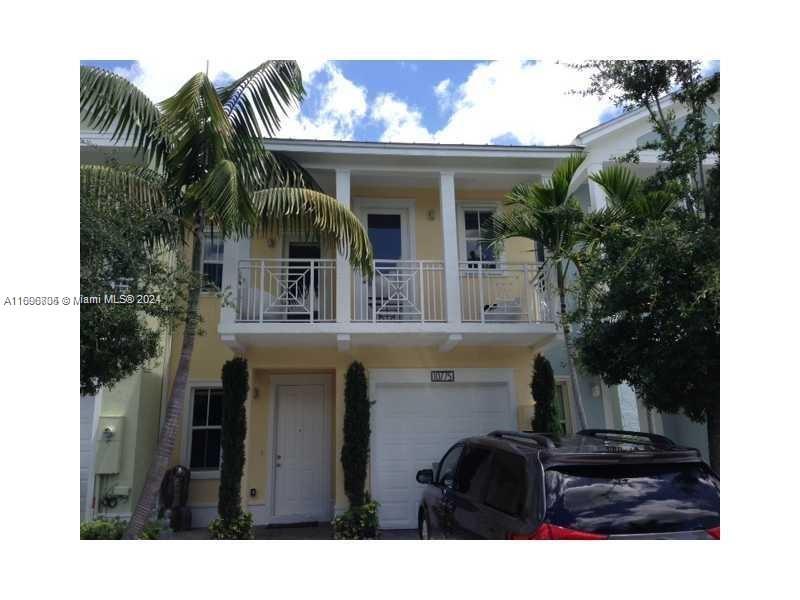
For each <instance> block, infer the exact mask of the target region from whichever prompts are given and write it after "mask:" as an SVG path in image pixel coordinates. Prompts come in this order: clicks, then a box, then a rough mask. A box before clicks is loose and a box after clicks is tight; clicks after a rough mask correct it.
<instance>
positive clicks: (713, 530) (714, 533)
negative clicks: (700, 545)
mask: <svg viewBox="0 0 800 600" xmlns="http://www.w3.org/2000/svg"><path fill="white" fill-rule="evenodd" d="M707 531H708V535H710V536H711V537H713V538H714V539H715V540H718V539H719V527H712V528H711V529H708V530H707Z"/></svg>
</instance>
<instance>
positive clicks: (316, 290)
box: [236, 258, 336, 323]
mask: <svg viewBox="0 0 800 600" xmlns="http://www.w3.org/2000/svg"><path fill="white" fill-rule="evenodd" d="M238 282H239V285H238V290H237V296H236V320H237V321H240V322H249V323H266V322H270V323H271V322H281V321H306V322H311V323H316V322H330V321H335V320H336V293H335V283H336V260H333V259H306V258H279V259H269V258H263V259H253V260H242V261H239V277H238Z"/></svg>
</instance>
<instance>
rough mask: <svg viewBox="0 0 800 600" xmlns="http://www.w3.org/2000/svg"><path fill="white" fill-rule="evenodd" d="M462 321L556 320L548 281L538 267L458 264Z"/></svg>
mask: <svg viewBox="0 0 800 600" xmlns="http://www.w3.org/2000/svg"><path fill="white" fill-rule="evenodd" d="M459 284H460V293H461V320H462V321H464V322H465V323H488V322H492V323H518V322H526V323H538V322H551V321H553V319H554V317H555V311H554V310H553V308H554V306H553V294H552V293H551V286H550V285H549V279H548V278H547V277H546V276H545V274H544V272H543V271H542V268H541V265H539V264H525V263H502V262H477V261H462V262H460V263H459Z"/></svg>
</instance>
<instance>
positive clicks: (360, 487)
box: [341, 361, 370, 508]
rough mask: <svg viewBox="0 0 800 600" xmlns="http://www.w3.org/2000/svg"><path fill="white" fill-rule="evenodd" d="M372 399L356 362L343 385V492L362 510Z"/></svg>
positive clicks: (360, 366) (352, 504) (362, 368)
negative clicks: (370, 399) (370, 403)
mask: <svg viewBox="0 0 800 600" xmlns="http://www.w3.org/2000/svg"><path fill="white" fill-rule="evenodd" d="M369 434H370V430H369V396H368V394H367V377H366V375H365V374H364V365H362V364H361V363H360V362H357V361H354V362H353V363H352V364H351V365H350V368H349V369H347V375H346V379H345V386H344V445H343V446H342V456H341V459H342V469H343V470H344V491H345V493H346V494H347V499H348V500H349V501H350V506H351V508H352V507H360V506H362V505H363V504H364V503H365V501H366V497H365V494H364V484H365V482H366V479H367V460H368V459H369Z"/></svg>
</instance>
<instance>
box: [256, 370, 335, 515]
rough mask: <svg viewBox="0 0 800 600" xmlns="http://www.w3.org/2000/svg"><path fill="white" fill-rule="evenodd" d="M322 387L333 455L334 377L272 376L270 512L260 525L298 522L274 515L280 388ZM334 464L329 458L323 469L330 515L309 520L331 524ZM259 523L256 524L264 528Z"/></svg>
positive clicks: (329, 445) (270, 382) (268, 473)
mask: <svg viewBox="0 0 800 600" xmlns="http://www.w3.org/2000/svg"><path fill="white" fill-rule="evenodd" d="M308 384H310V385H322V386H323V396H324V399H325V403H326V410H325V412H324V419H325V420H324V429H325V436H326V438H327V440H328V444H326V446H325V447H326V448H328V451H329V452H333V450H332V449H333V421H334V419H335V415H334V406H333V405H334V402H333V399H332V395H331V391H332V390H333V385H334V379H333V376H332V375H327V374H317V375H314V374H307V373H297V374H285V375H270V376H269V407H268V409H267V431H268V432H269V435H270V438H271V439H270V443H269V448H268V454H267V481H269V484H268V486H267V487H268V488H269V489H268V490H267V502H266V506H267V507H269V508H265V510H264V520H263V521H262V522H261V523H263V524H266V525H270V524H273V523H292V522H294V521H296V519H294V518H293V517H288V518H286V517H279V516H276V515H275V486H276V484H277V479H276V473H275V455H276V453H277V444H278V435H277V432H278V419H276V418H275V417H276V416H277V406H278V386H280V385H308ZM332 460H333V456H329V457H328V460H326V461H325V464H324V465H323V476H324V477H325V479H326V486H325V489H326V490H328V493H329V494H331V495H330V496H329V497H328V499H327V502H326V505H327V506H328V508H329V513H328V514H327V515H314V516H315V517H317V518H311V517H312V516H311V515H310V516H309V519H308V520H319V521H325V520H330V518H331V515H332V514H333V504H334V492H333V485H332V477H333V474H332V472H331V463H332ZM261 523H257V524H261Z"/></svg>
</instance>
